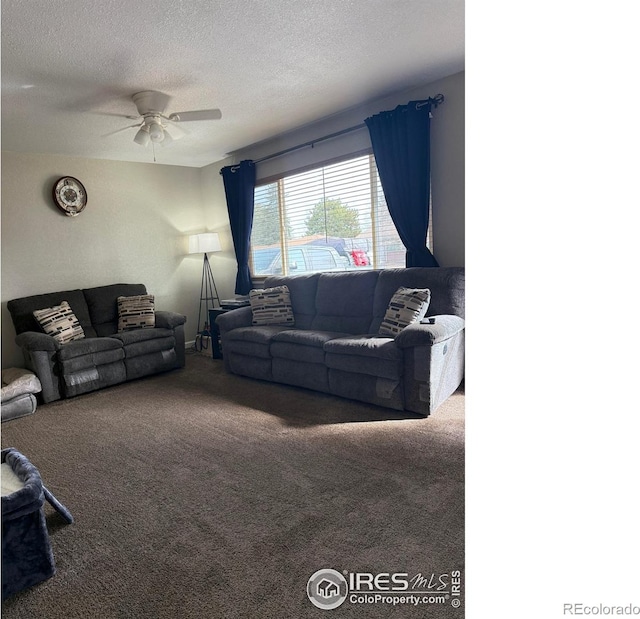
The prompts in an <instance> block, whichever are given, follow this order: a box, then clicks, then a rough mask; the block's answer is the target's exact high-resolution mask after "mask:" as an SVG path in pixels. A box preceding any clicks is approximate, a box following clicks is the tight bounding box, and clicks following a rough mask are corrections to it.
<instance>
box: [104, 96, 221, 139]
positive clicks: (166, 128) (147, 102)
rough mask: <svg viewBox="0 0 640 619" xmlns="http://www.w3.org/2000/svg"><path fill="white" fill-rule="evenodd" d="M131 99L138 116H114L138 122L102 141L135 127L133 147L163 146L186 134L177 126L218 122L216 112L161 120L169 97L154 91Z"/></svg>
mask: <svg viewBox="0 0 640 619" xmlns="http://www.w3.org/2000/svg"><path fill="white" fill-rule="evenodd" d="M131 98H132V99H133V103H134V104H135V106H136V108H137V109H138V116H129V115H125V114H118V116H123V117H124V118H131V119H138V122H137V123H136V124H135V125H129V126H127V127H122V129H117V130H116V131H112V132H111V133H107V134H105V135H104V136H103V137H106V136H109V135H113V134H115V133H120V132H121V131H126V130H127V129H132V128H133V127H137V128H138V132H137V133H136V135H135V137H134V138H133V141H134V142H135V143H136V144H140V146H147V145H148V144H149V142H152V143H153V144H162V145H167V144H169V143H171V142H173V140H178V139H180V138H181V137H184V136H185V135H186V134H187V133H188V132H187V131H185V130H184V129H183V128H182V127H180V126H179V125H178V123H183V122H190V121H194V120H219V119H220V118H222V112H220V110H218V109H211V110H192V111H189V112H172V113H171V114H169V115H168V116H165V114H164V112H165V109H166V107H167V105H168V104H169V101H170V100H171V97H170V96H169V95H166V94H164V93H163V92H158V91H156V90H143V91H142V92H138V93H136V94H135V95H133V96H132V97H131ZM140 119H141V120H140Z"/></svg>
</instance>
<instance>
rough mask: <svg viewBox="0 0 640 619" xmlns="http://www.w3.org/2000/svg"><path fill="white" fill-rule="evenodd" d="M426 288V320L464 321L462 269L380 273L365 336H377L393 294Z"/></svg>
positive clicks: (401, 270) (430, 268)
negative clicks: (442, 316)
mask: <svg viewBox="0 0 640 619" xmlns="http://www.w3.org/2000/svg"><path fill="white" fill-rule="evenodd" d="M401 286H404V287H406V288H428V289H429V290H430V291H431V301H430V303H429V309H428V310H427V316H437V315H440V314H454V315H455V316H460V318H464V268H463V267H411V268H408V269H384V270H382V271H380V276H379V277H378V282H377V286H376V290H375V298H374V300H373V318H372V321H371V325H370V327H369V333H377V332H378V329H379V328H380V323H381V322H382V320H383V319H384V315H385V312H386V311H387V307H388V306H389V301H390V300H391V297H392V296H393V295H394V293H395V292H396V290H398V288H400V287H401Z"/></svg>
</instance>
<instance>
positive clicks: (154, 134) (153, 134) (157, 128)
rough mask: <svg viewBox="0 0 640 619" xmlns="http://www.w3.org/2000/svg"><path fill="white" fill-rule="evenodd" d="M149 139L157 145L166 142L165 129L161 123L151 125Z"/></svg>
mask: <svg viewBox="0 0 640 619" xmlns="http://www.w3.org/2000/svg"><path fill="white" fill-rule="evenodd" d="M149 137H150V138H151V141H152V142H155V143H156V144H157V143H158V142H162V140H164V129H163V128H162V125H161V124H160V123H155V122H154V123H151V124H150V125H149Z"/></svg>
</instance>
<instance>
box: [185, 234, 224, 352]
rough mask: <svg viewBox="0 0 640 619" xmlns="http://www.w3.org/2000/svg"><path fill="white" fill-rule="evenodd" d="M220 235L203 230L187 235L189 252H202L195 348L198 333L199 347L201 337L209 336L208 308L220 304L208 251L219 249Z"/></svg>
mask: <svg viewBox="0 0 640 619" xmlns="http://www.w3.org/2000/svg"><path fill="white" fill-rule="evenodd" d="M221 249H222V247H220V237H219V236H218V234H217V233H216V232H205V233H203V234H192V235H190V236H189V253H190V254H204V261H203V263H202V282H201V284H200V304H199V306H198V331H197V334H196V349H197V347H198V335H199V336H200V348H202V338H203V337H206V336H209V335H210V331H209V322H208V321H209V308H211V309H213V308H214V307H215V306H216V301H217V302H218V306H219V305H220V297H219V296H218V290H217V288H216V282H215V280H214V279H213V273H212V272H211V265H210V264H209V256H208V255H207V254H208V252H211V251H220V250H221ZM203 303H204V307H205V314H204V326H203V327H202V329H200V321H201V318H202V304H203Z"/></svg>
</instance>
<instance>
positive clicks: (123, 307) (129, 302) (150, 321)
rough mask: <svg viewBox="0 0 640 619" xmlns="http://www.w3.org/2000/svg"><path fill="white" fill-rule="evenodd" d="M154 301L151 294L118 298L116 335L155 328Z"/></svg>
mask: <svg viewBox="0 0 640 619" xmlns="http://www.w3.org/2000/svg"><path fill="white" fill-rule="evenodd" d="M154 300H155V299H154V296H153V295H152V294H138V295H134V296H132V297H118V333H122V332H123V331H131V330H132V329H152V328H153V327H155V326H156V314H155V307H154Z"/></svg>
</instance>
